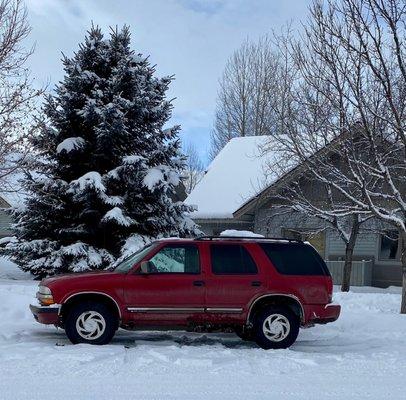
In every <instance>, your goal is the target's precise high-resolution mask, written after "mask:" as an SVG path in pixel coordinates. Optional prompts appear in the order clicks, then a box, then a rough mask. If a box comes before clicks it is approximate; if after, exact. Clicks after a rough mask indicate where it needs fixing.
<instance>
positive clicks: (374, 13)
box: [281, 0, 406, 313]
mask: <svg viewBox="0 0 406 400" xmlns="http://www.w3.org/2000/svg"><path fill="white" fill-rule="evenodd" d="M405 46H406V6H405V3H404V1H403V0H341V1H335V0H329V1H326V2H320V1H315V2H314V3H313V5H312V6H311V7H310V18H309V21H308V24H307V25H306V28H305V33H304V35H303V37H302V39H301V40H300V41H298V42H296V43H294V44H293V46H292V48H291V52H290V55H291V58H292V62H293V63H294V65H295V66H296V68H297V71H298V73H299V74H298V75H299V79H298V80H297V81H296V83H295V88H292V95H293V96H294V97H295V102H294V103H295V107H296V108H297V110H298V112H297V113H296V114H295V119H294V121H293V122H292V123H290V124H288V125H287V126H286V132H287V133H288V134H287V137H286V140H285V141H284V142H283V143H282V142H281V145H282V146H284V150H285V151H286V155H287V156H288V157H289V160H292V158H295V157H296V160H297V161H301V162H306V163H307V165H308V171H310V172H311V173H312V175H313V176H314V177H315V179H317V180H318V181H319V182H321V183H323V184H325V185H327V186H329V187H330V188H331V190H332V191H333V192H334V196H339V197H340V203H341V210H342V213H341V216H348V217H349V216H354V215H361V214H364V215H368V214H371V215H372V216H374V217H375V218H377V219H379V220H380V221H382V223H384V224H386V225H387V226H389V227H390V226H392V227H395V229H397V230H398V231H399V235H400V242H401V243H402V254H401V262H402V276H403V290H402V305H401V312H402V313H406V246H405V244H406V222H405V221H406V187H405V180H404V176H405V173H406V134H405V132H406V130H405V128H406V127H405V124H406V122H405V121H406V119H405V109H406V64H405V63H406V58H405V54H406V53H405V51H406V47H405ZM299 138H300V139H299ZM332 143H333V145H334V149H335V153H336V158H338V159H339V160H340V162H339V163H337V159H336V160H334V158H333V159H331V158H330V157H325V156H324V157H323V156H319V157H314V156H312V154H313V155H314V154H320V155H321V154H323V152H322V151H321V149H322V148H323V147H325V145H326V144H330V145H331V144H332Z"/></svg>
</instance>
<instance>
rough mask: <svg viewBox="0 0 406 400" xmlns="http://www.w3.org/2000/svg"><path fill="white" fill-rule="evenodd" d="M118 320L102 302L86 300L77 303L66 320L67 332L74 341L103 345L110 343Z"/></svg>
mask: <svg viewBox="0 0 406 400" xmlns="http://www.w3.org/2000/svg"><path fill="white" fill-rule="evenodd" d="M117 328H118V321H117V318H116V317H115V316H114V314H113V313H112V312H111V311H110V310H109V309H108V307H107V306H105V305H104V304H102V303H96V302H86V303H79V304H77V305H75V306H74V307H73V308H72V309H71V310H70V312H69V314H68V316H67V318H66V322H65V333H66V336H67V337H68V339H69V340H70V341H71V342H72V343H73V344H77V343H88V344H98V345H103V344H107V343H110V341H111V339H112V338H113V336H114V334H115V333H116V330H117Z"/></svg>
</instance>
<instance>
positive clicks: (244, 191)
mask: <svg viewBox="0 0 406 400" xmlns="http://www.w3.org/2000/svg"><path fill="white" fill-rule="evenodd" d="M266 147H269V136H246V137H238V138H234V139H231V140H230V141H229V142H228V143H227V144H226V146H225V147H224V148H223V150H222V151H221V152H220V153H219V154H218V155H217V157H216V158H215V159H214V160H213V161H212V163H211V164H210V165H209V167H208V170H207V172H206V174H205V176H204V177H203V178H202V180H201V181H200V182H199V183H198V184H197V185H196V187H195V188H194V189H193V190H192V192H191V193H190V195H189V196H188V197H187V199H186V201H185V203H186V204H189V205H195V206H197V210H196V211H194V212H193V213H191V217H192V218H232V214H233V213H234V212H235V211H236V210H237V209H238V208H240V207H241V206H242V205H243V204H244V203H245V202H246V201H247V200H249V199H250V198H251V197H252V196H254V195H256V194H257V193H258V192H260V191H261V190H262V189H264V188H265V187H266V186H268V185H270V184H271V183H272V182H274V181H275V180H276V178H277V176H276V174H274V173H270V170H269V168H268V167H267V166H268V164H269V163H271V162H272V160H273V159H274V158H275V154H274V153H273V152H272V151H266V152H262V151H261V150H263V149H264V148H266Z"/></svg>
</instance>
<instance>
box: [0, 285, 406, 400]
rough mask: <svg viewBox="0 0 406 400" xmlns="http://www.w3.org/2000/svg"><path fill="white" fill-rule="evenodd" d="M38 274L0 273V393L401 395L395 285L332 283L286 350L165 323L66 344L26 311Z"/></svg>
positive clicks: (199, 399) (289, 397) (38, 397)
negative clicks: (329, 301) (335, 286)
mask: <svg viewBox="0 0 406 400" xmlns="http://www.w3.org/2000/svg"><path fill="white" fill-rule="evenodd" d="M37 284H38V282H33V281H10V280H0V321H1V325H0V377H1V378H0V393H1V395H0V397H1V399H2V400H20V399H30V400H43V399H45V398H55V397H57V398H58V399H60V400H65V399H75V400H88V399H89V398H92V399H98V400H110V399H117V398H137V399H142V400H147V399H149V400H152V399H168V400H174V399H176V400H183V399H184V400H190V399H192V398H193V399H195V400H203V399H204V400H207V399H222V400H239V399H241V400H251V399H256V400H270V399H284V400H308V399H321V398H322V399H325V400H333V399H334V400H343V399H351V400H360V399H369V400H382V399H387V398H391V399H403V398H405V388H404V382H405V379H406V363H405V359H406V335H405V331H406V316H404V315H400V314H399V313H398V312H399V306H400V294H399V288H397V290H394V289H393V288H392V289H391V290H389V291H383V290H375V289H372V288H362V292H361V291H358V290H357V291H351V292H350V293H335V300H336V301H337V302H338V303H340V304H341V305H342V307H343V311H342V316H341V317H340V319H339V320H338V321H337V322H335V323H332V324H328V325H324V326H323V325H321V326H316V327H314V328H311V329H305V330H301V332H300V335H299V338H298V341H297V343H296V344H295V345H293V346H292V347H291V348H290V349H289V350H276V351H264V350H261V349H259V348H257V347H256V346H255V345H254V344H252V343H249V342H243V341H241V340H240V339H239V338H237V336H235V335H233V334H199V333H184V332H170V331H169V332H125V331H122V330H120V331H119V332H117V335H116V337H115V338H114V339H113V341H112V343H111V344H110V345H107V346H102V347H97V346H90V345H76V346H73V345H71V344H70V343H69V341H68V340H67V338H66V337H65V334H64V331H63V330H57V329H56V328H54V327H52V326H49V327H48V326H43V325H40V324H38V323H36V322H35V321H34V319H33V318H32V316H31V314H30V311H29V310H28V304H29V303H30V302H31V301H32V299H33V297H34V294H35V291H36V288H37ZM367 291H368V292H367Z"/></svg>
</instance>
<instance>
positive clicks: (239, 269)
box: [210, 244, 258, 275]
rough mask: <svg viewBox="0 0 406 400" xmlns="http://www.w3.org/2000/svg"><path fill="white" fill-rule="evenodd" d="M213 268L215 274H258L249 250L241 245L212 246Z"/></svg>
mask: <svg viewBox="0 0 406 400" xmlns="http://www.w3.org/2000/svg"><path fill="white" fill-rule="evenodd" d="M210 252H211V267H212V271H213V273H214V274H218V275H222V274H256V273H258V269H257V266H256V264H255V261H254V260H253V258H252V257H251V255H250V253H249V252H248V250H247V249H246V248H245V247H244V246H242V245H239V244H212V245H211V246H210Z"/></svg>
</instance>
